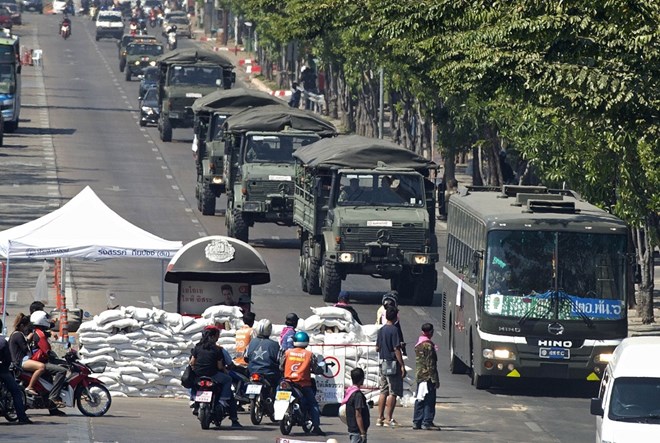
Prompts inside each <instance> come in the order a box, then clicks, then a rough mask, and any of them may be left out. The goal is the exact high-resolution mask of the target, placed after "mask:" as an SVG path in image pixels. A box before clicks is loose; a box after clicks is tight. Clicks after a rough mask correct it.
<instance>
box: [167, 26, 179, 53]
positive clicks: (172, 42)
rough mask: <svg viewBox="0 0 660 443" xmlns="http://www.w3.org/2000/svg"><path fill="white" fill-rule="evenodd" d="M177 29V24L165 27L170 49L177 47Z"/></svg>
mask: <svg viewBox="0 0 660 443" xmlns="http://www.w3.org/2000/svg"><path fill="white" fill-rule="evenodd" d="M176 30H177V27H176V25H175V24H171V25H169V26H168V27H167V29H165V37H167V44H168V46H169V48H170V49H176Z"/></svg>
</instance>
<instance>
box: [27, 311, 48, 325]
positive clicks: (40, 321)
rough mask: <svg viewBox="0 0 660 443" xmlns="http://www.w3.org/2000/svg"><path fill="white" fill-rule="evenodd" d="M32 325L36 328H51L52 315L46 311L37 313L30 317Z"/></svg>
mask: <svg viewBox="0 0 660 443" xmlns="http://www.w3.org/2000/svg"><path fill="white" fill-rule="evenodd" d="M30 323H32V324H33V325H35V326H43V327H45V328H50V315H48V314H47V313H46V311H35V312H33V313H32V315H30Z"/></svg>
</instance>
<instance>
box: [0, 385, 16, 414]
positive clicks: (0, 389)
mask: <svg viewBox="0 0 660 443" xmlns="http://www.w3.org/2000/svg"><path fill="white" fill-rule="evenodd" d="M0 415H2V416H4V417H5V418H6V419H7V421H9V422H12V423H13V422H15V421H16V420H18V415H17V414H16V409H15V408H14V398H13V397H12V395H11V392H9V389H7V386H6V385H5V384H4V383H3V382H1V381H0Z"/></svg>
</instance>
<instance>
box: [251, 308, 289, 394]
mask: <svg viewBox="0 0 660 443" xmlns="http://www.w3.org/2000/svg"><path fill="white" fill-rule="evenodd" d="M255 330H256V334H257V336H256V337H255V338H253V339H252V340H250V344H249V346H248V348H247V351H246V352H245V361H247V365H248V371H249V372H250V375H252V374H259V375H261V376H263V377H265V378H266V380H267V381H268V383H269V384H270V386H271V388H274V387H275V386H277V383H278V382H279V381H280V377H281V372H280V365H279V361H278V357H279V355H280V345H278V344H277V342H276V341H275V340H271V339H270V334H272V332H273V324H272V323H271V321H270V320H268V319H266V318H265V319H263V320H261V321H259V322H258V323H257V326H256V328H255ZM269 396H271V397H272V392H271V393H270V395H269Z"/></svg>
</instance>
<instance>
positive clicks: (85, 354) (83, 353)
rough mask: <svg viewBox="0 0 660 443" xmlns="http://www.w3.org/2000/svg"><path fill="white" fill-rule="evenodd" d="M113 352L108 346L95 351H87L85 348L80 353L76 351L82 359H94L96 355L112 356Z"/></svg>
mask: <svg viewBox="0 0 660 443" xmlns="http://www.w3.org/2000/svg"><path fill="white" fill-rule="evenodd" d="M114 352H115V348H111V347H109V346H107V347H104V348H99V349H95V350H88V349H87V348H82V349H81V350H80V351H78V353H79V354H80V356H81V357H84V358H88V357H96V356H97V355H104V354H114Z"/></svg>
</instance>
